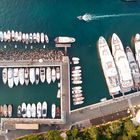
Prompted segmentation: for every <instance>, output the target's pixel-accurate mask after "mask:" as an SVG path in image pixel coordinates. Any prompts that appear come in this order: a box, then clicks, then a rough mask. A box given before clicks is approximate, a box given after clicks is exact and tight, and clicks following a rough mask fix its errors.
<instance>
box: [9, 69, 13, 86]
mask: <svg viewBox="0 0 140 140" xmlns="http://www.w3.org/2000/svg"><path fill="white" fill-rule="evenodd" d="M8 86H9V87H10V88H12V87H13V86H14V79H13V69H12V68H8Z"/></svg>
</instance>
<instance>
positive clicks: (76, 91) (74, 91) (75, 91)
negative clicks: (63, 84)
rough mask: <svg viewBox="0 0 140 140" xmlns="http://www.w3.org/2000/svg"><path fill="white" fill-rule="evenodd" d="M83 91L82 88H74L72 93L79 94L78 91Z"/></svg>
mask: <svg viewBox="0 0 140 140" xmlns="http://www.w3.org/2000/svg"><path fill="white" fill-rule="evenodd" d="M82 92H83V91H82V90H81V89H76V90H72V94H78V93H82Z"/></svg>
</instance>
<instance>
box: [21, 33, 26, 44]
mask: <svg viewBox="0 0 140 140" xmlns="http://www.w3.org/2000/svg"><path fill="white" fill-rule="evenodd" d="M25 41H26V35H25V33H23V34H22V42H23V43H24V42H25Z"/></svg>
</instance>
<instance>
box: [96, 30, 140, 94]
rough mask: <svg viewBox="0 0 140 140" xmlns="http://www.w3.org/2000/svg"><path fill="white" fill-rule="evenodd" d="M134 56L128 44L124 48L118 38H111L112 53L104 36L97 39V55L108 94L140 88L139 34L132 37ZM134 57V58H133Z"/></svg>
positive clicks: (114, 36) (115, 36)
mask: <svg viewBox="0 0 140 140" xmlns="http://www.w3.org/2000/svg"><path fill="white" fill-rule="evenodd" d="M134 45H135V56H134V54H133V52H132V50H131V48H130V47H129V46H127V47H126V50H124V47H123V44H122V42H121V40H120V38H119V37H118V36H117V35H116V34H115V33H114V34H113V35H112V38H111V47H112V54H111V51H110V49H109V46H108V44H107V42H106V40H105V38H104V37H102V36H101V37H100V38H99V40H98V49H99V55H100V58H101V64H102V68H103V72H104V76H105V79H106V83H107V86H108V89H109V92H110V95H116V94H119V93H120V92H121V93H123V94H124V93H125V92H129V91H130V90H132V89H135V90H138V89H139V88H140V69H139V68H140V34H136V35H135V38H134ZM135 58H136V60H135Z"/></svg>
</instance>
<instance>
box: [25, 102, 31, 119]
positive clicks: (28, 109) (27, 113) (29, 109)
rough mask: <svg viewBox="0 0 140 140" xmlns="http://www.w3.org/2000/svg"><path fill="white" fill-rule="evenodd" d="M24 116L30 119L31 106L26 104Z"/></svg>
mask: <svg viewBox="0 0 140 140" xmlns="http://www.w3.org/2000/svg"><path fill="white" fill-rule="evenodd" d="M26 116H27V117H28V118H31V104H27V111H26Z"/></svg>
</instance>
